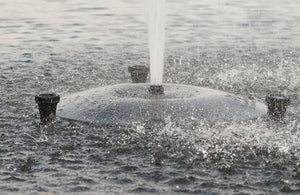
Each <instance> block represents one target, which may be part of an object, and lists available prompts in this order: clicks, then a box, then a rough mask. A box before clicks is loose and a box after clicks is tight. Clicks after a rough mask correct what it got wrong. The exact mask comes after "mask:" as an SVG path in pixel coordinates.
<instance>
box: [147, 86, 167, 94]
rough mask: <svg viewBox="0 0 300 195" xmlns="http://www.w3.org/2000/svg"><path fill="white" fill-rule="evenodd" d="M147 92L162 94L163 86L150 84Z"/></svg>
mask: <svg viewBox="0 0 300 195" xmlns="http://www.w3.org/2000/svg"><path fill="white" fill-rule="evenodd" d="M149 92H150V94H151V95H162V94H164V88H163V86H162V85H151V86H150V88H149Z"/></svg>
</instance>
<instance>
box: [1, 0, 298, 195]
mask: <svg viewBox="0 0 300 195" xmlns="http://www.w3.org/2000/svg"><path fill="white" fill-rule="evenodd" d="M144 3H145V2H144V1H139V0H120V1H108V0H101V1H93V2H86V1H83V0H73V1H63V0H61V1H58V0H57V1H50V0H38V1H30V0H24V1H22V2H20V1H16V0H2V1H1V2H0V34H1V35H0V91H1V92H2V93H0V99H1V100H0V108H1V109H0V127H1V133H0V140H1V141H0V144H1V147H0V148H1V149H0V151H1V157H0V163H1V168H0V180H1V184H0V189H1V192H3V193H5V194H7V193H12V194H15V193H25V192H26V193H55V192H57V193H71V194H72V193H78V192H86V193H107V194H111V193H143V194H145V193H154V194H158V193H168V194H173V193H175V192H177V193H196V194H200V193H211V194H213V193H216V194H219V193H228V194H234V193H236V194H238V193H249V194H260V193H270V194H278V193H280V192H281V193H284V192H290V193H294V194H297V193H299V189H300V186H299V179H300V165H299V159H300V151H299V148H300V143H299V140H300V139H299V137H300V133H299V129H300V124H299V116H300V110H299V103H300V102H299V92H300V79H299V74H300V66H299V64H300V51H299V45H300V43H299V40H300V37H299V33H298V32H299V31H300V26H299V22H298V21H299V19H300V14H299V13H298V10H299V8H300V4H299V2H297V1H291V0H284V1H279V0H275V1H271V0H264V1H239V0H234V1H229V0H222V1H221V0H210V1H208V0H207V1H196V0H191V1H184V2H182V1H179V0H169V1H166V9H167V10H166V11H167V21H166V25H167V28H166V55H165V74H164V81H165V82H169V83H182V84H190V85H197V86H205V87H210V88H216V89H221V90H224V91H228V92H232V93H236V94H240V95H244V96H254V97H257V98H261V99H263V98H264V97H265V95H266V94H267V93H269V92H281V93H287V94H288V95H289V96H290V97H291V99H292V105H291V106H290V108H289V109H288V117H287V120H286V122H285V123H280V124H279V123H272V122H268V121H264V120H263V119H262V121H255V122H249V123H247V124H232V125H230V126H227V127H205V126H200V127H195V126H189V127H176V126H174V125H173V124H172V123H168V124H167V125H166V126H165V127H164V128H157V127H153V128H149V126H147V127H146V126H144V125H143V124H136V125H134V126H133V127H131V128H113V127H95V126H90V125H87V124H80V123H76V122H68V121H58V122H57V123H56V124H54V125H51V126H49V127H40V126H39V120H38V115H37V107H36V105H35V103H34V95H35V94H38V93H42V92H56V93H59V94H61V95H62V96H63V95H65V94H69V93H72V92H76V91H81V90H84V89H86V88H92V87H95V86H104V85H110V84H114V83H124V82H130V76H129V73H127V66H128V65H135V64H137V65H140V64H145V65H149V54H148V45H147V41H148V38H147V37H148V34H147V24H146V22H147V21H146V17H145V10H146V9H145V7H144V5H145V4H144Z"/></svg>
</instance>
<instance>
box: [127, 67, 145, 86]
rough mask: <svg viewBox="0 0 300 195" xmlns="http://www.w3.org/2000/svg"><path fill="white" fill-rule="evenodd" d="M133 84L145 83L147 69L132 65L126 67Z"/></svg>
mask: <svg viewBox="0 0 300 195" xmlns="http://www.w3.org/2000/svg"><path fill="white" fill-rule="evenodd" d="M128 72H130V74H131V79H132V82H133V83H146V80H147V76H148V73H149V68H148V67H146V66H142V65H134V66H129V67H128Z"/></svg>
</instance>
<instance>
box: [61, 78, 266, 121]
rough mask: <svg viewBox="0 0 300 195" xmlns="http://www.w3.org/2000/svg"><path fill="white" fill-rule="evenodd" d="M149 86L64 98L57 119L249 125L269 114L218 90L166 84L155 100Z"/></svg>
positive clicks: (96, 90) (109, 88) (117, 87)
mask: <svg viewBox="0 0 300 195" xmlns="http://www.w3.org/2000/svg"><path fill="white" fill-rule="evenodd" d="M149 87H150V84H119V85H113V86H106V87H99V88H94V89H90V90H87V91H83V92H78V93H75V94H71V95H69V96H66V97H63V98H62V101H61V104H60V105H59V107H58V112H57V115H58V116H60V117H62V118H67V119H72V120H78V121H84V122H90V123H95V124H99V125H134V124H135V123H142V124H143V123H144V124H146V123H147V124H149V123H150V124H151V122H152V121H163V122H165V123H168V122H172V123H174V124H178V125H188V124H192V125H198V124H219V123H232V122H239V121H247V120H251V119H255V118H258V117H260V116H262V115H265V114H266V113H267V106H266V105H264V104H263V103H260V102H259V101H256V100H249V99H248V98H242V97H239V96H235V95H232V94H229V93H225V92H222V91H218V90H213V89H208V88H202V87H196V86H188V85H177V84H163V88H164V93H163V94H161V95H159V96H153V95H152V94H151V93H150V92H149Z"/></svg>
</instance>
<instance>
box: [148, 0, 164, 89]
mask: <svg viewBox="0 0 300 195" xmlns="http://www.w3.org/2000/svg"><path fill="white" fill-rule="evenodd" d="M148 9H149V13H148V14H149V17H148V18H149V50H150V75H151V76H150V77H151V84H153V85H161V84H162V81H163V67H164V50H165V45H164V44H165V0H148Z"/></svg>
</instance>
